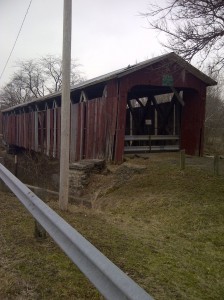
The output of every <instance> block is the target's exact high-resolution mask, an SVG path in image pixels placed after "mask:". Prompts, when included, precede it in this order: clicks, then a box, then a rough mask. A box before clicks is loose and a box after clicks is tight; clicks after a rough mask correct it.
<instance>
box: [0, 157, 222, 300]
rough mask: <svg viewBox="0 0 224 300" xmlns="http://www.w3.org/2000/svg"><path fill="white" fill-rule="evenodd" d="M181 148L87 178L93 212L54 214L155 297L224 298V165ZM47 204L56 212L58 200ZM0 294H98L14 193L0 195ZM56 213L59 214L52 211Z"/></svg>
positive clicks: (75, 210) (70, 296) (80, 208)
mask: <svg viewBox="0 0 224 300" xmlns="http://www.w3.org/2000/svg"><path fill="white" fill-rule="evenodd" d="M220 162H221V166H220V168H221V175H220V176H219V177H215V176H214V175H213V170H212V160H211V159H209V158H193V157H188V159H187V168H186V170H185V171H180V170H179V162H178V153H174V154H154V155H143V156H142V157H136V156H129V157H127V159H126V162H125V163H124V164H123V165H121V166H115V165H111V166H108V171H107V172H105V173H104V174H102V175H100V174H98V175H95V176H93V177H92V180H91V183H90V185H89V187H88V191H87V193H86V195H85V196H87V195H88V197H90V198H91V200H92V209H89V208H86V207H85V206H76V205H72V204H71V205H70V206H69V211H68V212H63V213H61V212H59V214H61V215H62V216H63V217H64V218H65V219H66V220H67V221H68V222H69V223H70V224H72V225H73V226H74V227H75V228H76V229H77V230H78V231H79V232H80V233H82V234H83V235H84V236H85V237H86V238H87V239H88V240H90V241H91V242H92V243H93V244H94V245H95V246H96V247H97V248H98V249H99V250H101V251H102V252H103V253H104V254H105V255H106V256H107V257H108V258H109V259H111V260H112V261H113V262H114V263H115V264H117V265H118V266H119V267H120V268H121V269H122V270H124V271H125V272H126V273H127V274H128V275H129V276H130V277H132V278H133V279H134V280H135V281H137V282H138V283H139V284H140V285H141V286H142V287H143V288H144V289H146V290H147V291H148V292H149V293H150V295H152V296H153V297H154V298H155V299H195V300H196V299H203V300H204V299H223V295H224V279H223V278H224V268H223V261H224V239H223V236H224V201H223V199H224V184H223V182H224V174H223V173H224V172H223V171H224V166H223V164H224V163H223V160H221V161H220ZM48 204H49V205H50V206H51V207H52V208H54V209H55V210H57V206H58V205H57V202H55V201H53V200H51V199H49V202H48ZM0 209H1V215H2V217H1V219H0V234H1V239H0V265H1V268H0V277H1V282H0V299H61V298H62V297H63V299H101V298H102V297H101V296H100V295H99V294H98V292H97V291H96V290H95V289H94V288H93V287H92V285H91V284H90V283H89V282H88V280H86V279H85V278H84V276H83V275H82V274H80V272H79V271H78V270H77V269H76V268H75V267H74V266H73V265H72V263H71V262H70V261H69V259H67V258H66V257H65V256H64V254H62V253H61V251H60V250H59V249H58V247H57V246H56V245H55V244H54V242H53V241H52V240H51V239H50V238H49V237H48V238H47V240H45V241H43V242H37V241H35V240H34V239H33V220H32V218H31V217H30V216H29V214H28V213H27V212H26V211H25V209H24V208H23V207H22V206H21V205H20V203H19V202H18V201H17V200H16V199H15V198H14V196H12V195H11V194H5V193H1V201H0ZM57 211H58V210H57Z"/></svg>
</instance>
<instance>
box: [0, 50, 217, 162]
mask: <svg viewBox="0 0 224 300" xmlns="http://www.w3.org/2000/svg"><path fill="white" fill-rule="evenodd" d="M215 84H216V82H215V81H214V80H212V79H211V78H210V77H208V76H206V75H205V74H203V73H202V72H200V71H199V70H198V69H196V68H194V67H193V66H192V65H190V64H189V63H187V62H186V61H185V60H183V59H182V58H181V57H179V56H178V55H176V54H175V53H169V54H165V55H162V56H159V57H155V58H152V59H149V60H146V61H144V62H141V63H138V64H135V65H133V66H128V67H126V68H123V69H120V70H118V71H115V72H111V73H109V74H106V75H103V76H100V77H97V78H94V79H91V80H88V81H85V82H82V83H79V84H77V85H75V86H73V87H72V88H71V126H70V128H71V130H70V161H71V162H74V161H77V160H80V159H84V158H86V159H90V158H105V159H106V160H112V161H115V162H121V161H122V159H123V154H124V153H125V152H126V153H130V152H135V153H136V152H151V151H161V150H162V151H175V150H179V149H185V150H186V153H188V154H191V155H202V154H203V135H204V119H205V105H206V87H207V86H211V85H215ZM60 113H61V93H60V92H58V93H54V94H49V95H47V96H45V97H43V98H38V99H35V100H33V101H31V102H28V103H25V104H20V105H17V106H14V107H10V108H8V109H5V110H3V111H2V120H3V139H4V140H5V142H6V143H7V144H8V145H12V146H16V147H22V148H25V149H28V150H33V151H37V152H42V153H45V154H46V155H49V156H52V157H57V158H59V156H60Z"/></svg>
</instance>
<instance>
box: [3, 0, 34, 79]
mask: <svg viewBox="0 0 224 300" xmlns="http://www.w3.org/2000/svg"><path fill="white" fill-rule="evenodd" d="M32 1H33V0H30V3H29V5H28V8H27V10H26V13H25V16H24V18H23V21H22V24H21V26H20V29H19V32H18V34H17V37H16V40H15V42H14V45H13V47H12V50H11V51H10V53H9V57H8V59H7V61H6V63H5V66H4V68H3V70H2V73H1V75H0V80H1V78H2V76H3V74H4V72H5V69H6V67H7V65H8V62H9V60H10V57H11V55H12V52H13V50H14V48H15V46H16V43H17V40H18V38H19V35H20V33H21V30H22V27H23V24H24V22H25V20H26V16H27V14H28V11H29V9H30V6H31V3H32Z"/></svg>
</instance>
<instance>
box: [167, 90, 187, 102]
mask: <svg viewBox="0 0 224 300" xmlns="http://www.w3.org/2000/svg"><path fill="white" fill-rule="evenodd" d="M170 88H171V91H172V92H173V93H174V95H175V97H176V99H177V100H178V101H179V102H180V104H181V105H182V106H184V105H185V102H184V100H183V99H182V98H181V96H180V95H179V94H178V92H177V90H176V89H175V88H174V87H173V86H171V87H170Z"/></svg>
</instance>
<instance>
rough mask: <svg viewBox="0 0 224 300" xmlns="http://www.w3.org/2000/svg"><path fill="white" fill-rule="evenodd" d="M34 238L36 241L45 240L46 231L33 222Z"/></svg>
mask: <svg viewBox="0 0 224 300" xmlns="http://www.w3.org/2000/svg"><path fill="white" fill-rule="evenodd" d="M34 226H35V227H34V237H35V238H36V239H37V240H43V239H46V238H47V232H46V230H45V229H44V228H43V227H42V226H41V225H40V224H39V223H38V222H37V221H36V220H35V223H34Z"/></svg>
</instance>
